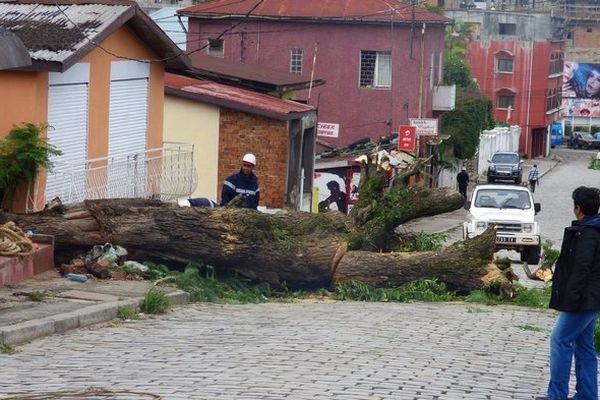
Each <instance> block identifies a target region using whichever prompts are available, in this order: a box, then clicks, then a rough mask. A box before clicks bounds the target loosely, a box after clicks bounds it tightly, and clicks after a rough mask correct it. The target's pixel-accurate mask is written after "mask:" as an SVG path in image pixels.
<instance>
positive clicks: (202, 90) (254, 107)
mask: <svg viewBox="0 0 600 400" xmlns="http://www.w3.org/2000/svg"><path fill="white" fill-rule="evenodd" d="M165 92H166V93H167V94H172V95H175V96H181V97H185V98H189V99H192V100H197V101H203V102H206V103H209V104H214V105H217V106H221V107H227V108H232V109H234V110H238V111H243V112H247V113H250V114H257V115H262V116H266V117H269V118H273V119H277V120H282V121H285V120H290V119H294V118H299V117H301V116H302V115H303V114H305V113H307V112H312V111H315V108H314V107H312V106H309V105H306V104H302V103H298V102H295V101H292V100H284V99H280V98H277V97H273V96H269V95H267V94H262V93H258V92H253V91H250V90H246V89H240V88H237V87H233V86H229V85H223V84H220V83H215V82H210V81H206V80H202V79H195V78H189V77H185V76H181V75H175V74H165Z"/></svg>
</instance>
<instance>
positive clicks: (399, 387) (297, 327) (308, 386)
mask: <svg viewBox="0 0 600 400" xmlns="http://www.w3.org/2000/svg"><path fill="white" fill-rule="evenodd" d="M553 320H554V314H553V313H552V312H549V311H545V310H543V311H536V310H530V309H523V308H516V307H514V308H513V307H503V306H495V307H486V306H481V305H469V304H461V303H445V304H440V303H437V304H426V303H415V304H395V303H392V304H390V303H359V302H327V303H312V302H301V303H271V304H262V305H225V306H223V305H210V304H203V305H192V306H187V307H182V308H178V309H175V311H173V312H171V313H169V314H167V315H165V316H162V317H158V318H153V319H149V320H142V321H135V322H124V323H121V324H120V325H119V326H117V327H109V326H103V327H95V328H93V329H79V330H76V331H73V332H72V333H69V334H65V335H55V336H52V337H48V338H45V339H41V340H37V341H35V342H33V343H32V344H28V345H25V346H22V347H20V348H18V350H19V352H18V353H16V354H14V355H5V356H0V363H1V365H2V368H1V369H0V388H1V390H0V392H1V393H11V392H23V391H27V392H38V393H39V392H47V391H52V390H75V389H83V388H87V387H103V388H112V389H131V390H133V389H136V390H139V391H145V392H151V393H156V394H160V395H162V396H163V398H164V399H217V398H218V399H315V398H328V399H329V398H330V399H340V400H341V399H356V400H358V399H473V400H481V399H496V400H501V399H531V398H532V397H533V396H534V395H536V394H543V393H544V390H545V385H546V376H547V358H548V355H547V349H548V332H549V329H550V327H551V325H552V322H553Z"/></svg>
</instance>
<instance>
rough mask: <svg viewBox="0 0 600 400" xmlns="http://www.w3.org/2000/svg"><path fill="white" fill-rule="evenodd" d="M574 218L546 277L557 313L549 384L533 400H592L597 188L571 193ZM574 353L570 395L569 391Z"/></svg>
mask: <svg viewBox="0 0 600 400" xmlns="http://www.w3.org/2000/svg"><path fill="white" fill-rule="evenodd" d="M572 198H573V205H574V207H573V212H574V214H575V218H576V220H575V221H574V222H573V223H572V225H571V226H570V227H567V228H565V232H564V236H563V243H562V248H561V251H560V256H559V258H558V260H557V261H556V267H555V270H554V277H553V279H552V295H551V297H550V308H553V309H555V310H558V311H559V314H558V318H557V320H556V323H555V325H554V329H553V330H552V334H551V335H550V383H549V384H548V391H547V396H542V397H536V399H538V400H566V399H579V400H598V358H597V356H596V349H595V348H594V327H595V326H596V319H597V318H598V311H599V310H600V215H598V208H600V191H599V190H598V189H596V188H590V187H585V186H581V187H578V188H577V189H575V190H574V191H573V194H572ZM573 357H575V376H576V378H577V384H576V386H575V390H576V391H577V393H576V394H575V397H572V398H570V397H568V395H569V378H570V375H571V364H572V360H573Z"/></svg>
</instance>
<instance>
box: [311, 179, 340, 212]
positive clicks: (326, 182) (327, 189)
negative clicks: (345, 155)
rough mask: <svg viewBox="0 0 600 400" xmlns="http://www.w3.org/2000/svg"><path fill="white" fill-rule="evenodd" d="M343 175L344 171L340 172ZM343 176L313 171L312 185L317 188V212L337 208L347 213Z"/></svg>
mask: <svg viewBox="0 0 600 400" xmlns="http://www.w3.org/2000/svg"><path fill="white" fill-rule="evenodd" d="M342 173H343V174H344V175H345V171H344V172H342ZM344 178H345V176H342V175H338V174H336V173H332V172H315V180H314V185H315V186H316V187H318V188H319V212H323V211H325V210H337V211H340V212H343V213H344V214H347V213H348V199H347V198H346V180H345V179H344Z"/></svg>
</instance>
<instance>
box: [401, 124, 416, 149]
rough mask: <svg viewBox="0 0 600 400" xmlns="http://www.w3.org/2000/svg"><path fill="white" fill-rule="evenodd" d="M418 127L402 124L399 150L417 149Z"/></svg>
mask: <svg viewBox="0 0 600 400" xmlns="http://www.w3.org/2000/svg"><path fill="white" fill-rule="evenodd" d="M416 136H417V135H416V128H415V127H414V126H400V129H399V130H398V150H405V151H415V138H416Z"/></svg>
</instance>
